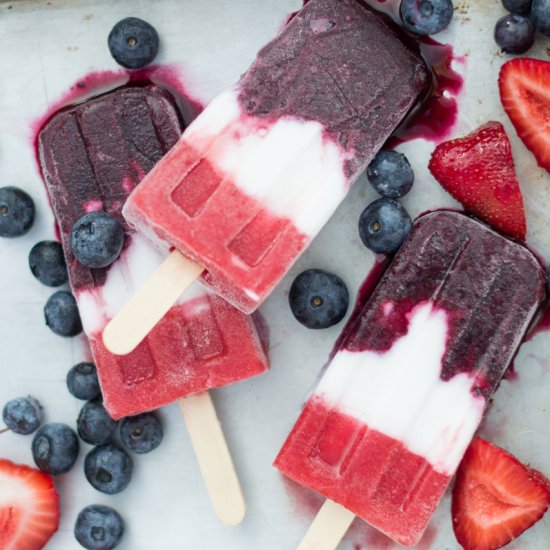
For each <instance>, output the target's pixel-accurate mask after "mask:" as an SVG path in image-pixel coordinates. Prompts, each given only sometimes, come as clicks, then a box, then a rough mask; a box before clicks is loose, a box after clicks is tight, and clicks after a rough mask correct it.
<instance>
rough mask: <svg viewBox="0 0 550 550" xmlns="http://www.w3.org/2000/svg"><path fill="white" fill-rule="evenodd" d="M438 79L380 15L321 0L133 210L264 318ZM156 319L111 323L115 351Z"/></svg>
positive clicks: (158, 237)
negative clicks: (263, 311)
mask: <svg viewBox="0 0 550 550" xmlns="http://www.w3.org/2000/svg"><path fill="white" fill-rule="evenodd" d="M429 80H430V79H429V76H428V71H427V69H426V66H425V64H424V62H423V61H422V59H421V58H420V57H419V56H418V55H417V54H416V53H415V52H413V51H412V50H411V49H410V48H409V47H408V46H407V45H406V44H405V43H404V42H402V41H401V39H400V38H399V37H398V36H397V34H396V33H395V32H394V30H392V29H390V27H389V26H388V24H387V23H386V22H385V20H383V19H382V18H381V17H380V16H379V15H377V14H376V13H375V12H374V11H371V10H370V9H368V8H366V7H364V6H362V5H361V4H360V3H358V2H356V1H355V0H311V1H310V2H308V3H307V4H306V6H305V7H304V8H303V9H302V10H301V11H300V12H299V13H298V14H297V15H296V16H295V17H294V18H293V19H292V20H291V22H290V23H288V24H287V25H286V27H285V28H284V29H283V30H282V32H281V33H280V35H279V36H278V37H276V38H275V39H274V40H273V41H272V42H270V43H269V44H267V45H266V46H265V47H264V48H263V49H262V50H261V51H260V52H259V53H258V56H257V57H256V60H255V61H254V63H253V64H252V66H251V67H250V69H249V70H248V72H247V73H246V74H245V75H244V76H243V77H242V79H241V80H240V82H238V83H237V84H236V85H235V86H234V87H233V88H231V89H229V90H227V91H225V92H223V93H222V94H221V95H219V96H218V97H217V98H215V99H214V100H213V101H212V102H211V103H210V104H209V105H208V106H207V108H206V109H205V110H204V111H203V112H202V113H201V115H199V117H197V119H195V121H194V122H193V123H192V124H191V125H190V126H189V127H188V128H187V130H186V131H185V133H184V135H183V136H182V138H181V139H180V141H179V142H178V144H177V145H176V146H175V147H174V148H173V149H172V150H171V152H170V153H169V154H168V155H167V156H166V157H165V158H164V159H163V160H162V161H161V162H160V163H159V164H158V165H157V166H156V167H155V169H154V170H152V171H151V173H150V174H149V175H148V176H147V177H146V178H144V180H143V181H142V183H141V184H140V185H139V186H138V187H137V188H136V189H135V190H134V192H133V193H132V195H131V196H130V198H129V200H128V202H127V203H126V205H125V207H124V210H123V214H124V216H125V217H126V219H127V220H128V222H129V223H130V225H132V226H133V227H135V228H136V229H137V230H138V231H139V232H141V233H142V234H143V235H144V236H145V237H146V238H147V239H148V240H150V241H151V242H153V243H155V244H156V246H157V247H158V248H160V249H161V250H164V251H167V250H169V249H171V248H172V247H174V248H176V249H177V250H179V251H181V252H182V253H183V254H184V255H186V256H187V257H189V258H190V259H192V260H194V261H196V262H197V263H198V264H199V265H200V266H202V267H204V268H205V271H204V272H203V274H202V278H203V281H204V282H206V283H207V284H208V285H209V286H210V287H211V288H212V289H213V290H214V291H215V292H216V293H218V294H220V295H221V296H223V297H224V298H226V299H227V300H228V301H229V302H230V303H232V304H233V305H235V306H236V307H238V308H239V309H241V310H242V311H244V312H247V313H249V312H251V311H254V310H255V309H256V308H257V307H258V306H259V305H260V304H261V303H262V301H263V300H264V299H265V298H266V296H267V295H268V294H269V293H270V292H271V290H272V289H273V288H274V287H275V285H276V284H277V283H278V282H279V281H280V279H281V278H282V277H283V276H284V274H285V273H286V272H287V271H288V269H289V268H290V266H291V265H292V263H293V262H294V261H295V260H296V259H297V258H298V256H299V255H300V254H301V253H302V252H303V251H304V249H305V248H306V247H307V246H308V245H309V243H310V242H311V240H312V239H313V238H314V237H315V235H316V234H317V233H318V232H319V231H320V229H321V228H322V227H323V225H324V224H325V223H326V221H327V220H328V219H329V217H330V216H331V214H332V213H333V212H334V210H335V209H336V207H337V206H338V205H339V203H340V202H341V201H342V199H343V198H344V197H345V196H346V194H347V192H348V190H349V188H350V186H351V185H352V183H353V181H354V180H355V179H356V178H357V176H358V175H359V174H360V173H361V172H362V171H363V170H364V168H365V167H366V166H367V164H368V163H369V162H370V160H372V158H373V157H374V155H375V154H376V152H377V151H378V150H379V148H380V147H381V146H382V145H383V143H384V142H385V141H386V140H387V138H388V137H389V136H390V134H391V133H392V132H393V131H394V129H395V128H396V127H397V126H398V125H399V123H400V122H401V121H402V119H403V118H404V117H405V115H406V114H407V113H408V112H409V111H410V110H411V108H412V107H413V106H414V105H415V104H416V102H417V101H418V99H419V97H420V96H421V95H422V94H423V93H424V92H425V91H426V88H427V86H428V85H429ZM176 254H177V252H176ZM135 305H136V304H135V303H133V306H135ZM136 307H137V306H136ZM136 311H138V310H137V309H136ZM160 313H161V312H158V313H157V314H160ZM146 314H147V315H153V314H152V313H151V312H150V311H149V312H143V311H140V312H139V314H137V315H136V314H135V313H134V311H132V312H131V313H129V314H128V315H127V316H126V317H125V319H124V322H121V323H120V325H118V326H116V329H114V328H112V326H111V327H109V328H108V331H106V333H105V336H106V344H107V346H108V347H109V349H111V350H113V351H116V352H117V353H121V352H124V350H123V349H120V348H118V347H117V346H118V341H120V339H121V338H124V335H125V334H126V335H128V334H129V333H131V332H132V331H133V330H134V326H133V324H134V323H133V321H134V320H135V319H137V318H139V319H142V318H144V316H145V315H146ZM116 322H118V320H117V321H115V322H114V323H115V324H116ZM153 324H154V320H153V321H152V323H151V326H152V325H153ZM149 328H150V327H149ZM135 330H137V329H135ZM111 331H113V332H116V334H111ZM141 335H142V333H141V334H140V336H141ZM138 341H139V340H138Z"/></svg>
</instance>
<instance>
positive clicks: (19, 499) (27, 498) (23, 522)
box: [0, 459, 59, 550]
mask: <svg viewBox="0 0 550 550" xmlns="http://www.w3.org/2000/svg"><path fill="white" fill-rule="evenodd" d="M58 527H59V496H58V494H57V492H56V490H55V487H54V485H53V479H52V478H51V476H49V475H48V474H45V473H43V472H41V471H39V470H35V469H34V468H30V467H29V466H22V465H19V464H14V463H13V462H10V461H9V460H5V459H0V548H2V550H40V548H44V546H45V545H46V543H47V542H48V540H50V538H51V536H52V535H53V534H54V533H55V532H56V531H57V528H58Z"/></svg>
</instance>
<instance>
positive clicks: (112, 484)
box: [84, 443, 134, 495]
mask: <svg viewBox="0 0 550 550" xmlns="http://www.w3.org/2000/svg"><path fill="white" fill-rule="evenodd" d="M133 468H134V464H133V462H132V459H131V458H130V457H129V456H128V454H127V453H126V452H125V451H123V450H122V449H121V448H120V447H117V446H116V445H113V444H112V443H107V444H106V445H100V446H99V447H94V448H93V449H92V450H91V451H90V452H89V453H88V454H87V455H86V459H85V460H84V473H85V474H86V479H87V480H88V481H89V482H90V485H92V487H94V488H95V489H97V490H98V491H101V492H102V493H106V494H108V495H114V494H115V493H120V492H121V491H123V490H124V489H126V487H127V486H128V484H129V483H130V481H131V479H132V471H133Z"/></svg>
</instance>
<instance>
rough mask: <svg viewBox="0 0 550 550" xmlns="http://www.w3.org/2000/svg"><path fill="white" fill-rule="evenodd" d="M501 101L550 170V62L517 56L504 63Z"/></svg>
mask: <svg viewBox="0 0 550 550" xmlns="http://www.w3.org/2000/svg"><path fill="white" fill-rule="evenodd" d="M498 86H499V90H500V100H501V101H502V106H503V107H504V110H505V111H506V113H507V114H508V116H509V117H510V120H511V121H512V124H513V125H514V126H515V128H516V132H517V133H518V136H519V137H520V138H521V139H522V140H523V143H525V146H526V147H527V148H528V149H529V150H530V151H531V152H532V153H533V155H535V157H536V159H537V162H538V163H539V166H542V167H543V168H544V169H545V170H546V171H547V172H550V63H549V62H548V61H541V60H540V59H529V58H517V59H512V60H511V61H508V62H507V63H504V65H503V66H502V68H501V69H500V76H499V79H498Z"/></svg>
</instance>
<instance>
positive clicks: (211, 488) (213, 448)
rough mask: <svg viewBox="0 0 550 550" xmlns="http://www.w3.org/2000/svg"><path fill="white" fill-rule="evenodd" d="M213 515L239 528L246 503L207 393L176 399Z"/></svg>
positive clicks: (212, 404)
mask: <svg viewBox="0 0 550 550" xmlns="http://www.w3.org/2000/svg"><path fill="white" fill-rule="evenodd" d="M179 405H180V408H181V411H182V413H183V418H184V420H185V425H186V426H187V431H188V432H189V437H190V438H191V443H192V445H193V449H194V450H195V455H196V457H197V460H198V462H199V466H200V469H201V473H202V477H203V479H204V482H205V484H206V489H207V490H208V494H209V496H210V500H211V502H212V506H213V508H214V513H215V514H216V516H217V517H218V519H219V520H220V521H221V522H222V523H225V524H226V525H238V524H239V523H241V521H242V520H243V519H244V516H245V514H246V503H245V501H244V496H243V492H242V489H241V485H240V483H239V479H238V477H237V473H236V472H235V466H234V465H233V460H232V458H231V455H230V454H229V449H228V448H227V442H226V441H225V437H224V435H223V431H222V428H221V425H220V421H219V420H218V416H217V415H216V409H215V408H214V403H212V398H211V397H210V394H209V393H208V392H203V393H199V394H196V395H191V396H189V397H185V398H183V399H180V400H179Z"/></svg>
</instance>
